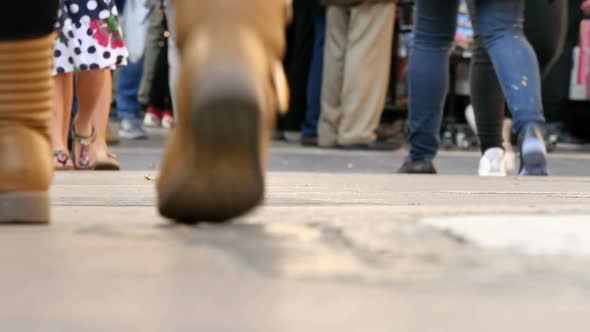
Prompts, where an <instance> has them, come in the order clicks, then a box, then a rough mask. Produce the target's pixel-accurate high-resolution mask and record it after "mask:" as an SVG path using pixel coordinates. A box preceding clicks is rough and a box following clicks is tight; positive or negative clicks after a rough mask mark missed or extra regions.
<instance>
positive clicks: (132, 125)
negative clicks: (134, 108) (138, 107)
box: [119, 119, 148, 139]
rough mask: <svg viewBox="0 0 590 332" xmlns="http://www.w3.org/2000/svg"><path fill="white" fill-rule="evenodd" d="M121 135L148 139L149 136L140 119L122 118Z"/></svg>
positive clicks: (128, 137)
mask: <svg viewBox="0 0 590 332" xmlns="http://www.w3.org/2000/svg"><path fill="white" fill-rule="evenodd" d="M119 136H120V137H121V138H124V139H146V138H147V137H148V135H147V133H146V132H145V129H143V126H142V125H141V121H140V120H139V119H123V120H121V128H120V129H119Z"/></svg>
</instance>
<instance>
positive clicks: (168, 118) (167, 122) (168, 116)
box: [162, 112, 176, 129]
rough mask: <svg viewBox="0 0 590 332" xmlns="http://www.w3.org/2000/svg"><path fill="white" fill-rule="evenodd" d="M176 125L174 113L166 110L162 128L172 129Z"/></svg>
mask: <svg viewBox="0 0 590 332" xmlns="http://www.w3.org/2000/svg"><path fill="white" fill-rule="evenodd" d="M175 125H176V122H175V120H174V114H172V112H164V115H163V116H162V128H164V129H172V128H174V126H175Z"/></svg>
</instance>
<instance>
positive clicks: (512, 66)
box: [408, 0, 545, 160]
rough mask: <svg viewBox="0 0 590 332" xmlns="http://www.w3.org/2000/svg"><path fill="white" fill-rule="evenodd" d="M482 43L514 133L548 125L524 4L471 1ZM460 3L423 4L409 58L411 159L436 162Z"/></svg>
mask: <svg viewBox="0 0 590 332" xmlns="http://www.w3.org/2000/svg"><path fill="white" fill-rule="evenodd" d="M469 7H470V8H469V9H470V14H471V17H472V20H473V23H474V28H475V32H476V35H477V38H479V40H480V42H481V44H482V45H483V47H484V48H485V49H486V50H487V52H488V54H489V56H490V58H491V60H492V63H493V65H494V69H495V71H496V75H497V76H498V79H499V82H500V85H501V88H502V92H503V94H504V97H505V98H506V101H507V103H508V108H509V110H510V112H512V115H513V120H514V130H515V132H519V131H520V130H521V129H523V128H524V127H525V126H526V125H527V124H529V123H531V122H534V123H537V124H539V125H541V126H542V125H544V123H545V117H544V115H543V106H542V102H541V79H540V73H539V64H538V61H537V58H536V55H535V53H534V51H533V49H532V47H531V46H530V44H529V43H528V41H527V39H526V37H525V36H524V33H523V14H524V0H470V1H469ZM458 8H459V1H458V0H437V1H432V0H418V1H417V4H416V24H415V36H414V47H413V49H412V54H411V57H410V67H409V77H408V80H409V94H410V111H409V112H410V113H409V131H410V137H409V139H410V145H411V148H410V159H412V160H424V159H433V158H434V157H435V156H436V153H437V151H438V148H439V145H440V127H441V122H442V113H443V108H444V103H445V98H446V95H447V92H448V85H449V52H450V49H451V47H452V45H453V40H454V36H455V30H456V27H457V11H458Z"/></svg>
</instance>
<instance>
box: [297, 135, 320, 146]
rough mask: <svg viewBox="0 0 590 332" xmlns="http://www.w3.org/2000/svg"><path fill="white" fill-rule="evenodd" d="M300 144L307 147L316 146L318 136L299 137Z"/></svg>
mask: <svg viewBox="0 0 590 332" xmlns="http://www.w3.org/2000/svg"><path fill="white" fill-rule="evenodd" d="M301 145H303V146H307V147H314V146H318V138H317V137H301Z"/></svg>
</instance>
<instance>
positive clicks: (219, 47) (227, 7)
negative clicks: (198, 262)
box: [158, 0, 287, 223]
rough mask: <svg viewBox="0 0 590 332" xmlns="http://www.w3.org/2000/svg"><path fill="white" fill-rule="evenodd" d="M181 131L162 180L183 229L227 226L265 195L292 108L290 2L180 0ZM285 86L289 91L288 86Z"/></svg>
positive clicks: (168, 210)
mask: <svg viewBox="0 0 590 332" xmlns="http://www.w3.org/2000/svg"><path fill="white" fill-rule="evenodd" d="M175 5H176V14H177V16H176V20H177V22H176V29H177V30H176V31H177V41H178V47H179V50H180V53H181V58H182V61H181V62H182V75H181V77H180V81H179V82H178V84H179V85H178V94H177V102H178V124H177V127H176V130H175V132H174V133H173V135H172V138H171V141H170V143H169V146H168V149H167V153H166V156H165V159H164V163H163V165H162V170H161V174H160V178H159V181H158V194H159V207H160V212H161V213H162V215H164V216H165V217H168V218H171V219H175V220H177V221H180V222H186V223H196V222H199V221H214V222H215V221H218V222H220V221H226V220H228V219H232V218H235V217H238V216H240V215H242V214H244V213H246V212H248V211H250V210H251V209H252V208H254V207H255V206H257V205H258V204H259V203H260V202H261V201H262V199H263V195H264V171H265V166H264V165H265V164H266V158H267V157H266V155H267V150H268V147H267V146H268V142H269V140H270V133H271V131H270V128H271V127H272V125H273V124H274V121H275V113H276V111H277V109H278V108H282V106H284V104H285V103H286V100H285V99H286V98H287V97H286V91H287V88H286V83H284V78H283V77H282V76H281V74H280V73H281V70H279V69H278V68H279V67H280V66H279V65H278V64H279V63H280V61H279V59H280V58H281V57H282V53H283V49H284V43H285V41H284V28H285V25H286V21H287V10H286V1H285V0H248V1H244V0H228V1H218V0H199V1H195V0H176V1H175ZM283 84H285V85H284V86H283Z"/></svg>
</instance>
